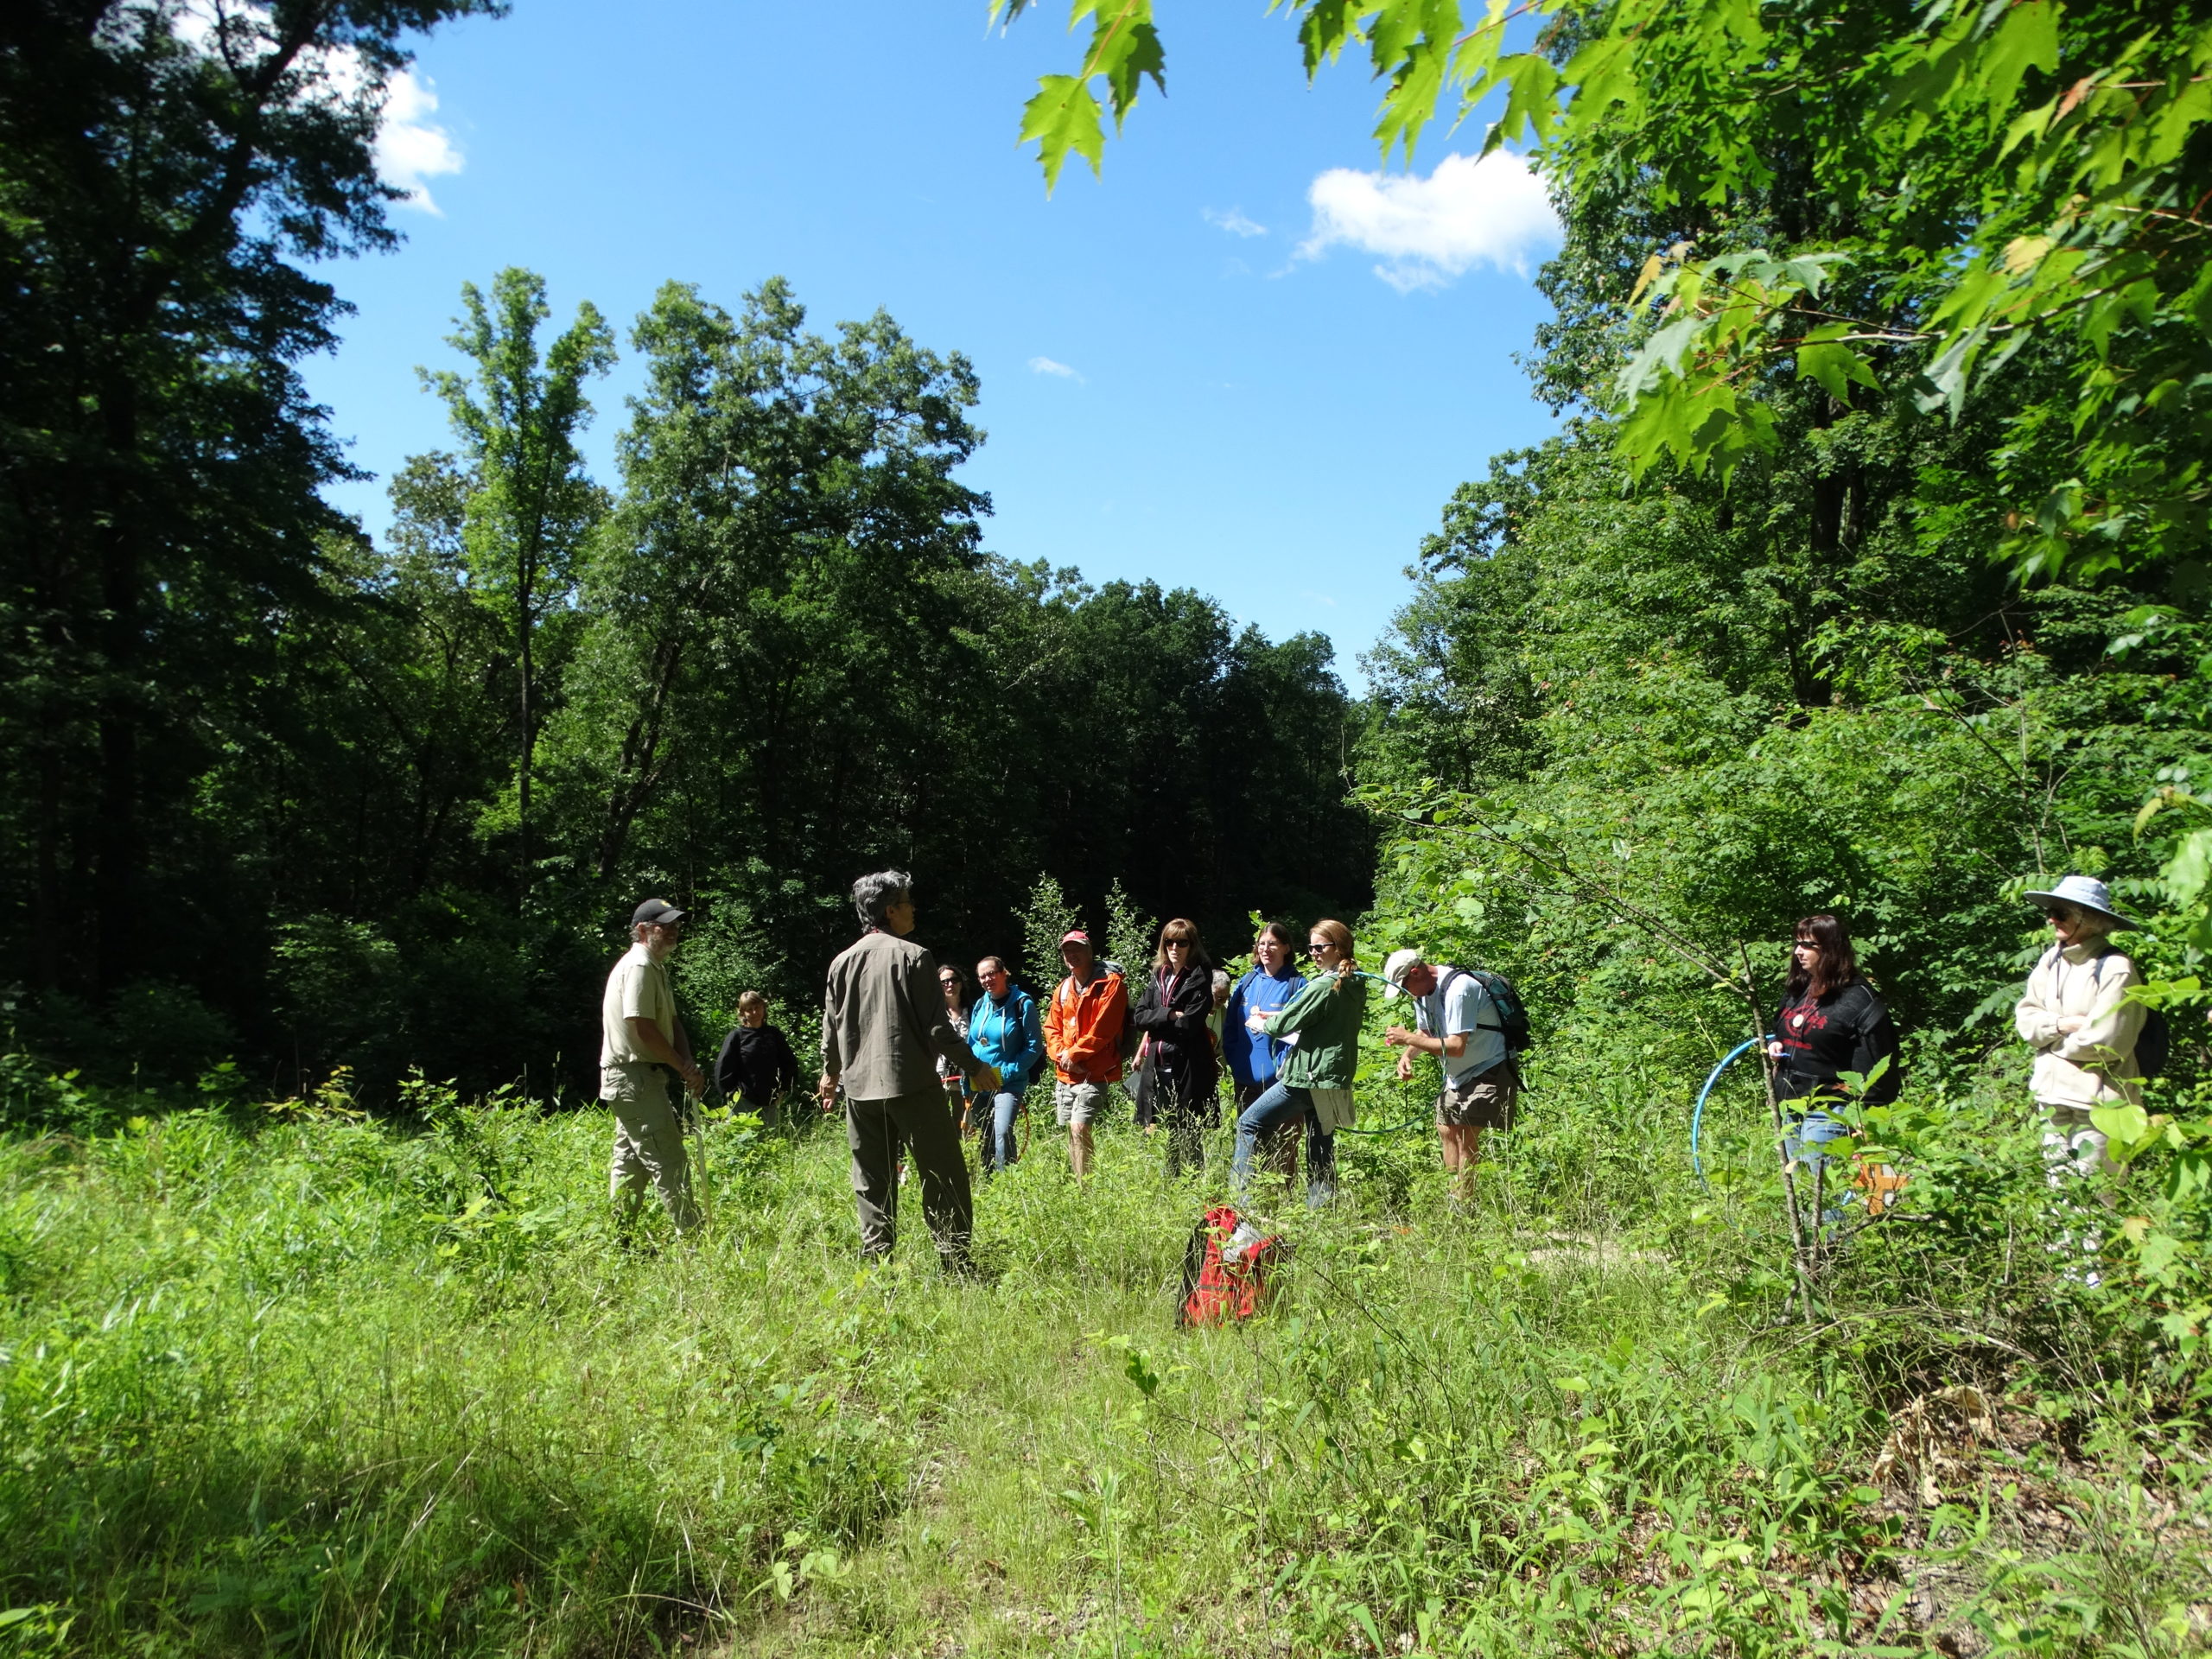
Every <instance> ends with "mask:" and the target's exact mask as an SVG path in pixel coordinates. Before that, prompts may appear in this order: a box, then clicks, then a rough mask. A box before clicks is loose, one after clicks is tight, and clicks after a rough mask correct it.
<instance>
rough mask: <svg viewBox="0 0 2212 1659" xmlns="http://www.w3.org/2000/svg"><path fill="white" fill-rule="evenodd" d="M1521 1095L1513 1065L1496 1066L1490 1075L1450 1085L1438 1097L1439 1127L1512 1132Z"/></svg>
mask: <svg viewBox="0 0 2212 1659" xmlns="http://www.w3.org/2000/svg"><path fill="white" fill-rule="evenodd" d="M1520 1092H1521V1090H1520V1087H1519V1085H1518V1084H1516V1082H1515V1080H1514V1077H1513V1063H1512V1062H1511V1061H1510V1060H1508V1061H1507V1062H1506V1063H1505V1064H1504V1065H1493V1066H1492V1067H1491V1069H1490V1070H1489V1071H1478V1072H1477V1073H1475V1074H1474V1075H1472V1076H1471V1077H1458V1078H1453V1079H1451V1080H1449V1081H1447V1082H1446V1084H1445V1085H1444V1092H1443V1093H1442V1094H1440V1095H1439V1096H1437V1097H1436V1127H1437V1128H1440V1129H1510V1128H1512V1127H1513V1103H1514V1098H1515V1096H1517V1095H1519V1093H1520Z"/></svg>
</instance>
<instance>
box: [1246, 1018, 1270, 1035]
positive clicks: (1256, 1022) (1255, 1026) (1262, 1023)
mask: <svg viewBox="0 0 2212 1659" xmlns="http://www.w3.org/2000/svg"><path fill="white" fill-rule="evenodd" d="M1244 1029H1245V1030H1247V1031H1252V1032H1257V1033H1260V1035H1262V1036H1263V1037H1264V1036H1265V1035H1267V1031H1268V1016H1267V1015H1266V1014H1254V1015H1253V1016H1252V1017H1251V1018H1250V1019H1249V1020H1246V1021H1245V1022H1244Z"/></svg>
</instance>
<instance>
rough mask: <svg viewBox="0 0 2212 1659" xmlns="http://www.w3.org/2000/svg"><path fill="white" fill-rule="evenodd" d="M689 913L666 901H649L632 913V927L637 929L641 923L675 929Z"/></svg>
mask: <svg viewBox="0 0 2212 1659" xmlns="http://www.w3.org/2000/svg"><path fill="white" fill-rule="evenodd" d="M689 913H690V912H686V911H681V910H678V909H677V907H676V906H674V905H671V904H670V903H669V902H668V900H667V899H646V900H645V903H644V904H642V905H639V906H638V907H637V909H635V910H634V911H632V912H630V925H631V926H632V927H635V926H637V925H639V923H640V922H651V923H652V924H653V925H655V926H656V927H673V926H675V925H676V924H677V923H678V922H680V921H683V920H684V919H685V918H686V917H687V916H688V915H689Z"/></svg>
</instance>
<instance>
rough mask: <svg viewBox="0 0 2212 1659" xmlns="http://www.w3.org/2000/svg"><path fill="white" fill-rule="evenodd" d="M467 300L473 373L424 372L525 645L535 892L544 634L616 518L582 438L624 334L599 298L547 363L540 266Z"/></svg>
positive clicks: (472, 547) (479, 561)
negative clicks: (617, 333) (602, 523)
mask: <svg viewBox="0 0 2212 1659" xmlns="http://www.w3.org/2000/svg"><path fill="white" fill-rule="evenodd" d="M461 308H462V315H461V319H460V327H459V330H458V332H457V333H455V334H453V335H452V336H451V337H450V338H449V339H448V340H447V344H448V345H449V346H453V347H454V349H455V350H456V351H458V352H460V353H461V354H462V355H463V356H465V357H467V359H469V361H470V362H471V364H472V365H474V368H473V372H472V373H470V374H466V375H464V374H461V373H456V372H454V371H452V370H450V369H443V370H439V371H436V372H431V371H429V370H424V371H423V381H424V383H425V384H426V385H429V386H430V387H431V388H433V389H434V390H435V391H436V392H437V394H438V396H439V397H441V398H442V399H443V400H444V402H445V405H446V408H447V410H448V411H449V412H450V414H451V415H452V417H453V424H454V431H455V432H456V433H458V434H459V435H460V437H461V444H462V448H463V449H464V451H465V452H466V454H467V459H468V461H469V463H470V465H471V467H472V468H473V470H474V481H475V487H474V490H472V491H471V492H470V493H469V496H468V499H467V507H466V510H465V524H464V528H463V531H462V537H461V543H462V546H463V547H464V549H465V550H467V559H468V566H469V571H470V574H471V576H472V578H473V582H474V590H475V592H476V593H477V594H478V595H479V596H480V598H481V599H482V600H483V601H484V602H485V603H486V604H488V605H490V606H493V607H495V608H496V609H497V610H498V611H499V613H500V614H501V616H502V617H503V618H504V619H505V622H506V625H507V626H508V628H509V630H510V637H511V639H512V641H513V644H514V652H515V751H514V752H515V770H514V781H515V809H514V813H515V816H514V823H515V840H516V869H517V876H518V883H519V886H520V887H521V889H522V891H523V892H524V893H527V892H528V891H529V887H530V882H531V804H530V790H531V763H532V760H534V758H535V756H536V753H537V737H538V732H539V730H540V728H542V727H543V723H544V718H545V710H544V708H543V698H542V697H541V696H539V689H540V687H539V672H540V664H539V660H538V655H539V653H538V630H539V625H540V622H541V620H542V619H543V617H544V616H545V615H546V613H547V612H548V610H549V608H550V607H555V606H557V605H559V604H561V603H562V602H563V601H565V600H566V598H567V597H568V596H569V593H570V591H571V586H572V583H573V582H574V579H575V561H576V556H577V553H578V550H580V549H581V548H582V544H583V541H584V538H585V537H586V536H588V534H589V533H590V531H591V529H592V527H593V525H594V524H596V523H597V522H598V520H599V519H600V518H601V516H602V515H603V514H604V512H605V511H606V504H605V499H604V497H603V496H602V494H601V492H600V491H599V489H598V488H597V487H595V486H594V485H593V483H592V481H591V480H590V479H589V478H588V477H587V476H586V475H585V473H584V467H583V457H582V454H579V453H578V451H577V448H576V435H577V434H578V433H579V432H580V431H582V429H583V428H584V426H585V424H586V423H588V422H589V420H590V419H591V404H590V403H589V401H588V399H587V398H586V397H585V396H584V383H585V382H586V381H587V380H588V379H590V378H593V377H594V376H598V375H603V374H605V373H606V372H607V370H608V369H610V368H612V367H613V364H614V336H613V331H612V330H611V329H609V328H608V327H607V324H606V322H605V321H603V320H602V319H601V316H600V315H599V311H598V309H597V308H596V307H594V305H593V304H592V303H591V302H590V301H588V300H587V301H585V302H583V303H582V304H581V305H579V306H578V307H577V308H576V317H575V321H574V322H572V323H570V324H569V327H567V328H566V329H564V330H563V331H562V333H561V334H559V335H558V336H557V337H556V339H555V340H554V341H553V343H552V345H551V346H549V347H547V348H546V349H545V351H544V353H543V355H542V357H541V355H540V353H539V350H538V344H537V332H538V329H539V327H541V326H542V325H543V323H544V322H545V321H547V320H548V319H550V317H551V315H552V310H551V308H550V307H549V306H548V305H547V304H546V302H545V283H544V279H543V277H539V276H538V275H537V273H536V272H534V271H528V270H518V269H515V268H512V267H511V268H509V269H508V270H503V271H501V272H500V273H499V275H498V277H494V278H493V283H492V294H491V298H490V299H489V301H488V302H487V301H486V298H485V296H484V294H483V293H482V291H481V290H480V289H478V288H477V287H476V285H475V284H474V283H463V284H462V286H461Z"/></svg>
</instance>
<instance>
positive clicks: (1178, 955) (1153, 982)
mask: <svg viewBox="0 0 2212 1659" xmlns="http://www.w3.org/2000/svg"><path fill="white" fill-rule="evenodd" d="M1212 1013H1213V963H1212V962H1211V960H1209V959H1208V957H1207V956H1206V948H1205V944H1203V943H1202V942H1201V941H1200V940H1199V938H1198V928H1197V926H1196V925H1193V924H1192V923H1190V922H1187V921H1185V920H1184V919H1183V918H1180V917H1178V918H1176V919H1175V920H1173V921H1172V922H1170V923H1168V924H1167V925H1166V926H1165V927H1163V928H1161V929H1160V949H1159V951H1158V954H1156V955H1155V956H1154V957H1153V959H1152V974H1151V976H1150V977H1149V978H1148V979H1147V981H1146V982H1145V988H1144V992H1143V995H1141V996H1140V997H1139V998H1138V999H1137V1003H1136V1007H1135V1008H1134V1009H1132V1010H1131V1012H1130V1014H1129V1023H1130V1024H1131V1025H1133V1026H1135V1027H1136V1028H1137V1030H1139V1031H1141V1032H1142V1033H1144V1041H1145V1051H1146V1058H1145V1065H1146V1068H1147V1070H1148V1071H1151V1073H1152V1076H1153V1100H1154V1109H1155V1111H1156V1112H1157V1113H1158V1115H1159V1116H1162V1117H1164V1118H1166V1121H1167V1170H1168V1173H1170V1174H1174V1173H1178V1172H1179V1171H1180V1170H1181V1169H1182V1167H1183V1166H1184V1165H1185V1163H1188V1164H1190V1165H1191V1166H1193V1167H1196V1166H1198V1165H1200V1164H1201V1163H1203V1162H1204V1160H1205V1152H1204V1144H1203V1141H1202V1137H1201V1125H1202V1122H1203V1119H1202V1117H1201V1114H1202V1113H1203V1112H1204V1111H1205V1107H1206V1103H1208V1102H1209V1101H1211V1099H1212V1098H1213V1090H1214V1082H1215V1077H1216V1075H1217V1071H1216V1065H1215V1061H1214V1052H1213V1036H1212V1033H1211V1032H1209V1031H1208V1030H1207V1029H1206V1020H1207V1018H1208V1016H1210V1015H1211V1014H1212Z"/></svg>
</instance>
